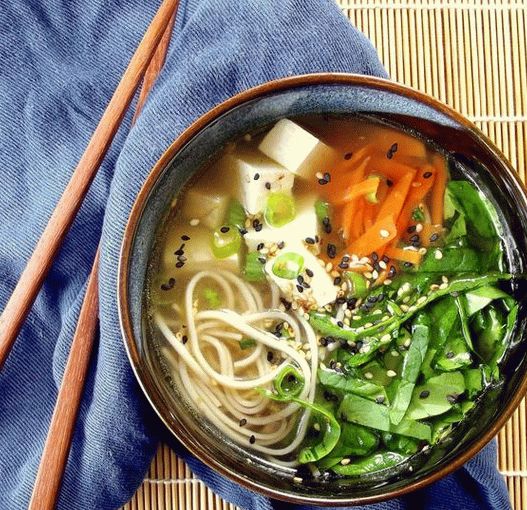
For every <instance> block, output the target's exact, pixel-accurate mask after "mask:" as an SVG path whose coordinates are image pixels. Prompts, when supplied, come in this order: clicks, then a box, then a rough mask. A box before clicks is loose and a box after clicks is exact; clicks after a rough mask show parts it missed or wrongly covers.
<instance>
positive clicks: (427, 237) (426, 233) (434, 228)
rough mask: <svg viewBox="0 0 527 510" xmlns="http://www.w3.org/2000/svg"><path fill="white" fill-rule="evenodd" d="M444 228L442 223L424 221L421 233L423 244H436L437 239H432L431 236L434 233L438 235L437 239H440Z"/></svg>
mask: <svg viewBox="0 0 527 510" xmlns="http://www.w3.org/2000/svg"><path fill="white" fill-rule="evenodd" d="M444 230H445V229H444V228H443V226H442V225H431V224H430V223H423V230H422V231H421V233H420V234H419V235H420V236H421V244H422V245H423V246H426V247H428V246H430V245H431V244H436V241H432V240H431V238H432V236H433V235H437V240H440V239H441V237H442V235H443V233H444Z"/></svg>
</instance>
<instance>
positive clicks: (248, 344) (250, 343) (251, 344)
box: [238, 338, 256, 350]
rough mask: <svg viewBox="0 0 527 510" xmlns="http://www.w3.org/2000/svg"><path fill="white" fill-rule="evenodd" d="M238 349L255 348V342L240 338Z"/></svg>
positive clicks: (250, 339)
mask: <svg viewBox="0 0 527 510" xmlns="http://www.w3.org/2000/svg"><path fill="white" fill-rule="evenodd" d="M238 343H239V344H240V349H242V350H245V349H250V348H251V347H256V341H255V340H253V339H252V338H242V339H241V340H240V341H239V342H238Z"/></svg>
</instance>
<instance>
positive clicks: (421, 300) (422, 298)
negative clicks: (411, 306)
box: [417, 296, 426, 305]
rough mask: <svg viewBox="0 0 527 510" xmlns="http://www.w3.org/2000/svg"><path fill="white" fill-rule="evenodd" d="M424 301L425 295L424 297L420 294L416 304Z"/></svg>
mask: <svg viewBox="0 0 527 510" xmlns="http://www.w3.org/2000/svg"><path fill="white" fill-rule="evenodd" d="M425 301H426V297H425V296H421V297H420V298H419V299H418V300H417V304H418V305H422V304H423V303H424V302H425Z"/></svg>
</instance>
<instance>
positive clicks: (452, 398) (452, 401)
mask: <svg viewBox="0 0 527 510" xmlns="http://www.w3.org/2000/svg"><path fill="white" fill-rule="evenodd" d="M446 399H447V400H448V402H449V403H450V404H455V403H456V402H457V399H458V395H447V396H446Z"/></svg>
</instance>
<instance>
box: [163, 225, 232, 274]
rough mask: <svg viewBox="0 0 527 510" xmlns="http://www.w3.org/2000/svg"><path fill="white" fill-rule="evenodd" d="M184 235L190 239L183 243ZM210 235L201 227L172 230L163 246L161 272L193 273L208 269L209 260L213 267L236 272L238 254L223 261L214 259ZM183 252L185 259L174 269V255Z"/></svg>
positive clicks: (183, 227)
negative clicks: (179, 251) (180, 265)
mask: <svg viewBox="0 0 527 510" xmlns="http://www.w3.org/2000/svg"><path fill="white" fill-rule="evenodd" d="M183 235H185V236H188V237H190V239H189V240H187V241H183V240H182V239H181V237H182V236H183ZM211 238H212V233H211V231H210V230H208V229H207V228H205V227H202V226H201V225H199V226H196V227H191V226H190V225H189V226H188V227H187V226H178V227H176V228H172V229H171V230H170V231H169V232H168V235H167V237H166V240H165V245H164V246H163V252H162V260H161V266H162V267H161V270H162V271H169V270H171V269H174V271H173V273H174V274H175V275H177V274H178V273H188V272H192V273H195V272H197V271H200V270H202V269H210V268H211V267H212V266H211V260H212V261H213V262H214V267H219V268H221V269H227V270H231V271H234V272H236V271H237V270H238V268H239V261H238V254H234V255H231V256H230V257H227V258H225V259H216V258H215V257H214V254H213V253H212V249H211ZM180 249H181V250H182V251H183V256H184V257H185V258H186V260H185V263H184V265H183V266H182V267H180V268H176V263H177V262H178V257H177V255H176V254H175V253H174V252H176V251H178V250H180Z"/></svg>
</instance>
